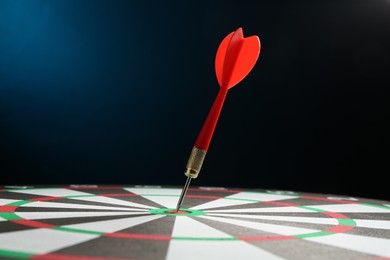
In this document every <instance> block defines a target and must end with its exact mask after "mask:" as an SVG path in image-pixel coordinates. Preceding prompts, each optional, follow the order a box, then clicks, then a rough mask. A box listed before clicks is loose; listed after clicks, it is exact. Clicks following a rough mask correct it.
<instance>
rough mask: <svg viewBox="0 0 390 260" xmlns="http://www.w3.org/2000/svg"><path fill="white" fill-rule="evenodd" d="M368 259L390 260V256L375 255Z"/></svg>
mask: <svg viewBox="0 0 390 260" xmlns="http://www.w3.org/2000/svg"><path fill="white" fill-rule="evenodd" d="M366 260H390V257H374V258H367V259H366Z"/></svg>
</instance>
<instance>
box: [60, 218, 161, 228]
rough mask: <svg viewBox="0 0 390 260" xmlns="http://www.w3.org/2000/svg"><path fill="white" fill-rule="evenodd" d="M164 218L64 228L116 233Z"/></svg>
mask: <svg viewBox="0 0 390 260" xmlns="http://www.w3.org/2000/svg"><path fill="white" fill-rule="evenodd" d="M162 217H164V215H149V216H141V217H132V218H122V219H113V220H103V221H95V222H87V223H81V224H73V225H66V226H63V227H68V228H75V229H81V230H89V231H98V232H116V231H119V230H123V229H126V228H129V227H133V226H136V225H140V224H143V223H146V222H149V221H152V220H156V219H159V218H162Z"/></svg>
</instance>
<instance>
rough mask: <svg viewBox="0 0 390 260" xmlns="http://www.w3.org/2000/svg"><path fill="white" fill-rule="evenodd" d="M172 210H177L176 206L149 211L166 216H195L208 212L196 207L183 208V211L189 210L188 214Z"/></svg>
mask: <svg viewBox="0 0 390 260" xmlns="http://www.w3.org/2000/svg"><path fill="white" fill-rule="evenodd" d="M172 211H176V209H174V208H165V209H164V208H163V209H150V210H149V212H150V213H152V214H156V215H166V216H176V217H194V216H202V215H206V212H204V211H202V210H195V209H184V208H181V209H180V211H181V212H187V214H175V213H172Z"/></svg>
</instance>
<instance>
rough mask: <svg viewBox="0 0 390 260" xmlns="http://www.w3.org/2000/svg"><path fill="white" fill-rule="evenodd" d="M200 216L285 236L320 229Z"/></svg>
mask: <svg viewBox="0 0 390 260" xmlns="http://www.w3.org/2000/svg"><path fill="white" fill-rule="evenodd" d="M199 217H200V218H204V219H209V220H215V221H218V222H223V223H227V224H232V225H236V226H240V227H246V228H251V229H255V230H261V231H266V232H270V233H274V234H279V235H286V236H294V235H300V234H306V233H313V232H318V231H320V230H315V229H308V228H298V227H290V226H282V225H274V224H265V223H258V222H252V221H245V220H237V219H228V218H220V217H210V216H199Z"/></svg>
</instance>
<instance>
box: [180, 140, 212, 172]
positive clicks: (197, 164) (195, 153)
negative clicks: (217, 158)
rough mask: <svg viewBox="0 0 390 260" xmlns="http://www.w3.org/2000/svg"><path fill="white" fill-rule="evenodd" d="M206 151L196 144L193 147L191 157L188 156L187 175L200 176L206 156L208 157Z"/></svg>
mask: <svg viewBox="0 0 390 260" xmlns="http://www.w3.org/2000/svg"><path fill="white" fill-rule="evenodd" d="M206 153H207V151H206V150H203V149H198V148H196V147H195V146H194V148H192V151H191V154H190V158H188V162H187V166H186V172H185V173H184V175H185V176H187V177H191V178H197V177H198V175H199V172H200V169H201V168H202V164H203V161H204V158H205V157H206Z"/></svg>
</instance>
